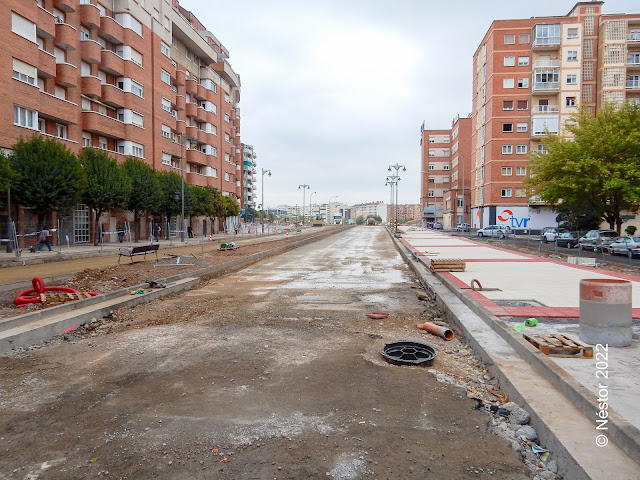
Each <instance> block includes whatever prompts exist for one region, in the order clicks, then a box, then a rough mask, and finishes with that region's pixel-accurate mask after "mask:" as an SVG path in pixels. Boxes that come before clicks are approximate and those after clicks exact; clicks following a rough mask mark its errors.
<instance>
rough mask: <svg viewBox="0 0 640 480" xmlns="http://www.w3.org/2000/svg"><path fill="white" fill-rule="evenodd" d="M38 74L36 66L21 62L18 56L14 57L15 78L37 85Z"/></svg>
mask: <svg viewBox="0 0 640 480" xmlns="http://www.w3.org/2000/svg"><path fill="white" fill-rule="evenodd" d="M37 76H38V72H37V69H36V67H34V66H32V65H29V64H28V63H24V62H21V61H20V60H18V59H16V58H14V59H13V78H15V79H16V80H20V81H21V82H24V83H28V84H29V85H34V86H35V84H36V77H37Z"/></svg>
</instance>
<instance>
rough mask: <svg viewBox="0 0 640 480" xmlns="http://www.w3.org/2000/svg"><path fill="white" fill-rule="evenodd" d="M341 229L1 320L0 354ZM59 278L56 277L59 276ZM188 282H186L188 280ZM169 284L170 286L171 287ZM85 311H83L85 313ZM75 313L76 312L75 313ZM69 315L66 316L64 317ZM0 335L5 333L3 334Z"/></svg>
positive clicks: (182, 289) (239, 268) (188, 287)
mask: <svg viewBox="0 0 640 480" xmlns="http://www.w3.org/2000/svg"><path fill="white" fill-rule="evenodd" d="M342 231H344V230H343V229H331V230H330V231H328V232H325V233H324V234H320V235H316V236H314V237H308V238H303V239H301V240H297V241H295V240H294V241H292V242H291V243H290V244H289V245H283V246H281V247H277V248H274V249H271V250H266V251H264V252H259V253H254V254H252V255H249V256H248V257H244V258H239V259H236V260H233V261H231V262H226V263H221V264H218V265H212V266H210V267H205V268H202V269H199V270H195V271H191V272H184V273H180V274H176V275H171V276H169V277H165V278H160V279H154V280H156V281H158V282H160V283H164V284H167V288H161V289H157V290H154V291H153V292H151V293H148V294H145V295H136V296H131V295H130V292H131V291H132V290H138V289H148V288H149V287H148V284H147V283H142V284H139V285H135V286H131V287H127V288H124V289H120V290H115V291H113V292H108V293H106V294H104V295H98V296H96V297H91V298H87V299H84V300H78V301H75V302H69V303H64V304H62V305H58V306H55V307H51V308H47V309H44V310H38V311H36V312H30V313H26V314H24V315H19V316H17V317H10V318H7V319H4V320H2V321H0V355H1V354H2V353H4V352H6V351H9V350H11V349H13V348H15V347H17V346H24V345H29V344H33V343H37V342H40V341H43V340H46V339H47V338H51V337H53V336H55V335H59V334H60V333H61V331H62V330H64V329H66V328H69V327H73V326H74V325H75V326H79V325H82V324H83V323H86V322H87V320H90V319H91V318H102V317H103V316H105V315H107V314H108V313H109V312H110V311H112V310H114V309H115V308H123V307H131V306H134V305H137V304H139V303H144V302H147V301H151V300H156V299H158V298H162V297H164V296H166V295H169V294H171V293H177V292H181V291H184V290H189V289H190V288H192V287H193V286H195V285H196V284H198V283H199V282H200V281H202V279H203V277H204V278H213V277H216V276H220V275H224V274H227V273H231V272H235V271H238V270H241V269H243V268H246V267H248V266H249V265H252V264H254V263H257V262H259V261H260V260H263V259H265V258H268V257H271V256H275V255H280V254H282V253H285V252H287V251H290V250H293V249H295V248H298V247H301V246H303V245H307V244H309V243H312V242H315V241H318V240H322V239H324V238H327V237H329V236H331V235H335V234H337V233H339V232H342ZM58 278H59V277H58ZM187 280H188V281H187ZM170 284H173V286H172V285H170ZM121 297H126V300H125V299H123V300H122V302H118V301H117V299H118V298H121ZM103 303H106V304H107V305H106V306H104V307H100V308H95V309H91V307H93V306H98V305H99V304H103ZM85 310H86V311H85ZM74 312H75V313H74ZM65 314H69V315H65ZM63 315H64V317H63V318H62V319H61V320H59V321H58V322H57V323H55V324H52V325H49V323H48V322H49V320H50V319H52V318H54V317H60V316H63ZM30 325H33V326H36V328H37V330H38V331H39V332H40V331H41V332H42V333H38V334H34V335H33V336H31V335H29V334H28V332H29V329H28V327H29V326H30ZM11 330H15V333H16V335H18V334H19V335H21V336H22V337H24V339H22V337H16V338H14V339H12V340H8V339H7V338H8V337H7V338H4V337H6V335H7V334H8V333H9V331H11ZM1 332H7V334H2V333H1Z"/></svg>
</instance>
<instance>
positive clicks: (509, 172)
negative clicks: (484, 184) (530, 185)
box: [502, 167, 513, 197]
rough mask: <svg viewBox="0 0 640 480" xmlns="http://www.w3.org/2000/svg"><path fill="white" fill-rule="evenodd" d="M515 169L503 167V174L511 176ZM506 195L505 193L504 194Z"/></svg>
mask: <svg viewBox="0 0 640 480" xmlns="http://www.w3.org/2000/svg"><path fill="white" fill-rule="evenodd" d="M512 172H513V170H512V169H511V167H502V176H505V177H506V176H511V174H512ZM503 197H504V195H503Z"/></svg>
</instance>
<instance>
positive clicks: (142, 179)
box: [122, 157, 161, 242]
mask: <svg viewBox="0 0 640 480" xmlns="http://www.w3.org/2000/svg"><path fill="white" fill-rule="evenodd" d="M122 169H123V170H124V172H125V174H126V175H127V177H129V181H130V182H131V194H130V195H129V200H128V202H127V209H128V210H130V211H132V212H133V218H134V230H135V231H134V236H135V241H136V242H137V241H138V239H139V238H140V222H139V219H140V216H141V215H143V214H144V213H150V212H154V211H157V210H158V206H159V205H160V201H161V191H160V182H159V181H158V177H157V176H156V173H155V171H154V170H153V168H151V167H150V166H149V165H147V164H146V163H144V162H143V161H142V160H140V159H138V158H134V157H130V158H128V159H127V160H126V161H125V162H124V163H123V164H122Z"/></svg>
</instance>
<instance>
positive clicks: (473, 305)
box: [389, 232, 640, 464]
mask: <svg viewBox="0 0 640 480" xmlns="http://www.w3.org/2000/svg"><path fill="white" fill-rule="evenodd" d="M389 233H390V235H391V239H392V241H393V242H394V244H395V245H396V248H397V250H398V251H399V252H400V253H401V255H402V256H403V258H404V259H405V261H406V262H407V263H408V264H409V265H410V266H411V268H412V270H414V272H416V274H417V275H418V277H419V278H420V280H421V284H422V285H423V286H424V287H425V288H426V289H427V290H429V291H430V292H431V293H432V295H433V297H434V298H435V299H436V303H437V304H438V306H439V307H440V308H442V309H443V310H444V311H445V313H446V314H447V317H448V318H451V319H452V321H453V322H454V323H455V324H456V326H458V328H460V329H461V331H463V332H464V333H465V336H466V338H467V339H468V341H469V343H470V344H471V346H472V348H473V349H474V351H475V352H476V353H478V354H479V355H480V357H481V358H482V360H483V361H484V362H485V363H488V364H489V366H490V367H491V365H492V363H493V362H492V361H491V360H490V357H489V356H488V355H487V354H486V352H485V351H484V349H483V347H482V345H480V344H479V343H478V342H476V341H475V340H474V339H473V336H472V335H471V334H470V332H468V331H466V329H465V328H464V325H462V323H461V322H460V321H459V320H458V319H457V318H456V316H455V315H454V314H453V312H452V311H451V309H450V308H449V306H448V305H447V304H446V303H445V302H444V301H443V299H442V292H436V291H434V286H432V285H430V284H429V282H428V281H426V280H425V278H426V277H425V273H426V274H427V275H430V276H431V277H433V278H437V279H438V282H439V283H441V284H442V285H443V287H446V289H447V290H448V291H449V292H451V293H452V294H453V295H455V296H456V297H457V298H458V300H459V301H461V302H462V303H463V304H465V305H466V306H467V307H468V308H469V309H470V310H471V311H472V312H474V313H475V314H476V315H477V316H478V317H480V318H481V319H482V320H483V321H484V322H485V323H486V324H487V325H489V326H490V327H491V328H492V330H493V331H495V332H496V333H497V334H498V335H499V336H500V337H501V338H502V339H503V340H505V341H506V342H507V343H508V344H509V346H511V347H512V348H513V349H514V350H515V351H516V352H517V353H518V354H519V355H520V356H521V357H522V358H523V360H524V361H526V362H527V363H529V364H530V365H531V367H532V368H534V369H535V370H536V371H537V372H538V373H540V374H542V375H543V376H544V378H546V379H547V380H548V381H549V382H550V383H551V384H552V385H553V386H554V387H555V388H556V389H557V390H559V391H560V392H561V393H562V394H563V395H564V396H565V397H566V398H567V399H568V400H569V401H571V402H572V403H573V404H574V405H576V406H577V407H578V408H579V409H580V410H581V411H582V412H584V413H585V415H587V417H588V418H594V419H595V418H596V415H597V413H598V411H599V409H598V402H597V399H596V395H595V394H594V393H593V392H590V391H589V390H587V389H586V388H585V387H584V386H583V385H582V384H580V383H578V382H576V381H575V380H574V379H573V378H572V377H571V376H570V375H569V374H568V373H567V372H566V371H565V370H563V369H562V368H561V367H559V366H558V365H556V364H555V363H554V362H553V361H551V360H549V359H547V358H546V356H545V355H544V354H543V353H542V352H540V351H539V350H538V349H536V348H535V347H533V346H532V345H531V344H530V343H529V342H526V341H525V340H523V339H521V338H520V336H519V335H517V334H515V333H514V332H513V331H512V330H511V328H510V327H509V326H508V325H506V324H505V323H504V322H502V321H501V320H500V319H499V318H498V317H496V316H495V315H492V314H491V313H489V312H487V311H486V310H485V309H484V308H482V306H481V305H480V304H479V303H478V302H476V301H475V300H474V299H472V298H470V297H468V296H467V295H465V294H464V292H463V291H462V289H460V288H459V287H457V286H456V285H454V284H453V283H452V282H451V281H449V280H448V279H447V278H445V277H443V276H441V275H439V274H438V273H437V272H434V273H432V272H430V271H429V270H427V268H426V267H427V264H426V263H425V262H424V260H423V259H422V258H421V257H420V256H418V255H414V254H413V252H412V251H411V250H410V249H408V248H407V247H406V246H405V245H404V244H403V243H401V242H399V241H398V240H397V239H396V238H395V237H394V236H393V234H392V233H391V232H389ZM417 265H419V266H420V267H421V268H420V269H419V268H417ZM420 270H422V271H420ZM490 369H491V368H490ZM495 370H499V369H497V368H496V369H495ZM492 373H494V372H492ZM494 374H495V375H496V376H497V377H498V378H499V380H500V381H501V384H502V382H503V379H504V381H505V382H506V384H508V385H509V386H510V388H509V389H507V390H511V391H513V393H515V394H517V395H516V396H517V397H519V398H518V400H519V401H521V402H524V403H526V401H525V399H524V398H522V396H521V395H520V394H519V393H517V389H515V388H514V387H513V385H512V384H511V382H509V381H508V379H507V378H506V377H505V376H504V374H503V373H502V372H498V371H496V372H495V373H494ZM509 393H510V395H511V392H509ZM533 414H534V415H535V413H533ZM536 417H537V416H536ZM537 420H538V421H540V419H537ZM609 420H610V421H609V425H608V427H609V430H608V434H609V435H608V436H609V437H610V438H611V439H612V440H613V441H614V442H615V443H616V445H617V446H618V447H619V448H620V449H621V450H622V451H624V452H625V453H626V454H627V455H628V456H629V457H631V458H632V459H633V460H634V461H635V462H636V463H638V464H640V431H639V430H638V429H637V428H636V427H635V426H634V425H632V424H630V423H629V422H628V421H627V420H625V419H624V418H623V417H622V416H621V415H620V414H618V413H617V412H616V411H615V410H612V409H611V408H609ZM541 423H543V422H541ZM544 430H545V431H546V433H548V434H549V435H551V436H552V437H553V438H554V439H555V441H554V442H549V441H547V440H545V441H546V443H547V445H551V444H552V443H556V442H557V443H558V444H559V445H561V443H560V442H559V441H558V440H557V438H556V437H555V435H553V433H552V432H551V431H549V430H548V429H546V428H545V429H544ZM562 449H564V447H562ZM567 454H568V452H567ZM568 455H569V454H568ZM569 456H570V455H569Z"/></svg>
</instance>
